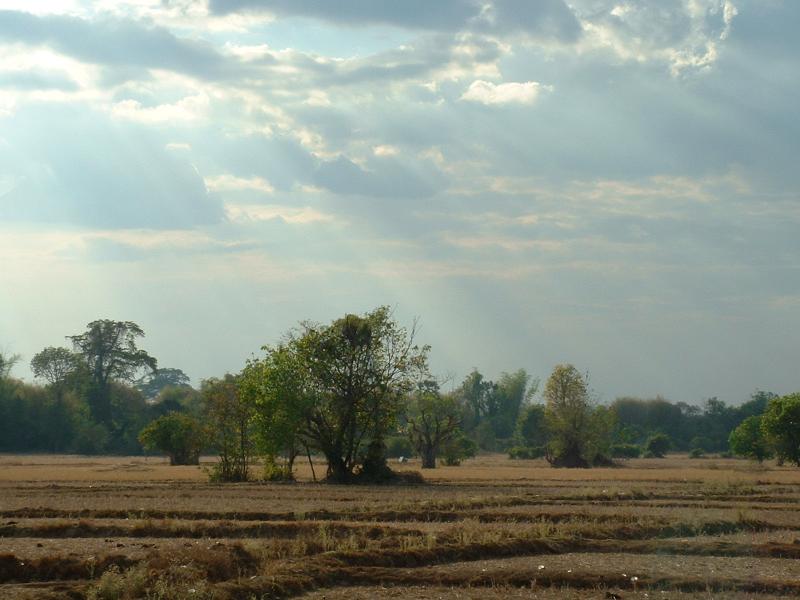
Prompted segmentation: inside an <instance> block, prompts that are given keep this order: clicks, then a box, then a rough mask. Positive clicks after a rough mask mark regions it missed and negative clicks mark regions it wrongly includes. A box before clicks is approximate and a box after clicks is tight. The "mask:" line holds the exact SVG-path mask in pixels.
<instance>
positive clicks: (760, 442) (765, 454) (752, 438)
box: [728, 415, 771, 462]
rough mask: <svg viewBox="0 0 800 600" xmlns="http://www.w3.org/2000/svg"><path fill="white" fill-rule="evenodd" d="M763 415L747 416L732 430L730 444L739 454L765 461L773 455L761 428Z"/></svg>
mask: <svg viewBox="0 0 800 600" xmlns="http://www.w3.org/2000/svg"><path fill="white" fill-rule="evenodd" d="M761 424H762V417H761V416H760V415H759V416H752V417H747V418H746V419H745V420H744V421H742V422H741V423H740V424H739V426H738V427H737V428H736V429H734V430H733V431H731V435H730V438H729V442H728V444H729V446H730V448H731V452H733V453H734V454H736V455H737V456H744V457H747V458H751V459H753V460H757V461H758V462H763V461H764V459H766V458H769V457H770V455H771V452H770V448H769V444H768V443H767V440H766V438H765V436H764V433H763V431H762V428H761Z"/></svg>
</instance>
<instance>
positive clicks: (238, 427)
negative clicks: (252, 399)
mask: <svg viewBox="0 0 800 600" xmlns="http://www.w3.org/2000/svg"><path fill="white" fill-rule="evenodd" d="M201 392H202V394H203V397H204V398H205V402H206V411H207V412H206V419H207V422H208V426H209V430H210V432H211V436H210V438H211V439H210V442H211V445H212V446H213V447H214V448H216V450H217V452H218V453H219V463H217V465H216V466H215V468H214V471H213V472H212V479H216V480H219V481H247V479H248V476H249V466H250V463H251V462H252V458H253V439H252V437H253V436H252V425H251V420H252V417H253V410H252V407H251V406H250V405H249V404H248V403H247V402H246V401H245V399H244V398H242V396H241V395H240V394H239V385H238V381H237V378H236V377H235V376H233V375H230V374H228V375H225V377H224V378H223V379H207V380H206V381H204V382H203V385H202V388H201Z"/></svg>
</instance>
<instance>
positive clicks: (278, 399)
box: [239, 345, 311, 479]
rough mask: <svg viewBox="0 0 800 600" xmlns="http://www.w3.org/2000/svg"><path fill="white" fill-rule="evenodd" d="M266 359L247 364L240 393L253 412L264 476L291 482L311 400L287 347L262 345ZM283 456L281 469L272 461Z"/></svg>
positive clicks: (295, 358)
mask: <svg viewBox="0 0 800 600" xmlns="http://www.w3.org/2000/svg"><path fill="white" fill-rule="evenodd" d="M263 349H264V350H265V351H266V356H265V357H264V358H261V359H253V360H250V361H248V363H247V366H246V367H245V368H244V370H243V371H242V374H241V376H240V379H239V391H240V393H241V394H242V397H243V398H244V400H245V402H246V403H247V404H248V405H250V406H252V409H253V430H254V436H255V442H256V446H257V448H258V450H259V452H260V453H261V454H263V455H264V456H265V471H269V472H267V473H265V475H267V476H268V477H269V478H273V479H276V478H277V479H291V478H292V477H293V466H294V460H295V458H296V456H297V454H298V452H299V450H300V448H301V447H302V446H305V447H306V449H307V450H308V445H307V440H305V439H304V438H303V436H302V434H301V430H302V427H303V422H304V417H305V415H306V413H307V411H308V410H309V409H310V404H311V398H310V396H309V395H308V394H307V393H306V390H307V385H306V383H305V377H306V372H305V371H304V370H303V369H302V368H301V363H300V362H299V360H298V358H299V357H298V355H297V354H296V353H294V352H293V351H292V347H291V346H288V345H279V346H277V347H275V348H271V347H268V346H265V347H264V348H263ZM280 455H283V456H284V457H285V459H286V462H285V464H284V465H283V466H280V465H278V464H277V461H276V460H275V459H276V458H277V457H278V456H280Z"/></svg>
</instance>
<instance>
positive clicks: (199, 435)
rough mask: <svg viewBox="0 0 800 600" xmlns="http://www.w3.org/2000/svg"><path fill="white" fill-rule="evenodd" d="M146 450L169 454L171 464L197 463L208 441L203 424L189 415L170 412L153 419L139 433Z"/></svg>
mask: <svg viewBox="0 0 800 600" xmlns="http://www.w3.org/2000/svg"><path fill="white" fill-rule="evenodd" d="M139 441H140V442H141V444H142V446H143V447H144V449H145V450H149V451H153V450H158V451H159V452H163V453H164V454H166V455H167V456H169V464H171V465H196V464H199V462H200V452H202V450H203V447H204V446H205V441H206V432H205V430H204V429H203V427H202V425H200V423H198V422H197V420H195V419H193V418H192V417H190V416H189V415H184V414H181V413H175V412H173V413H169V414H168V415H164V416H163V417H159V418H158V419H156V420H155V421H152V422H151V423H150V424H149V425H147V427H145V428H144V429H142V431H141V433H139Z"/></svg>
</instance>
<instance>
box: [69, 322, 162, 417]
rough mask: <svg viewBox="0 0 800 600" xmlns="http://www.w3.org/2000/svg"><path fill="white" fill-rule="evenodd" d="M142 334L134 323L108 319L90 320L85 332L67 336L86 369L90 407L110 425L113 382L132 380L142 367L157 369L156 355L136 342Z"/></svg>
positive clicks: (95, 415) (94, 413)
mask: <svg viewBox="0 0 800 600" xmlns="http://www.w3.org/2000/svg"><path fill="white" fill-rule="evenodd" d="M141 337H144V331H142V329H141V327H139V326H138V325H137V324H136V323H134V322H132V321H112V320H110V319H101V320H98V321H92V322H91V323H89V324H88V325H87V326H86V331H85V332H84V333H82V334H80V335H72V336H68V337H67V339H69V340H71V341H72V345H73V349H74V350H75V352H76V354H78V355H79V356H80V357H81V358H82V359H83V361H84V362H85V364H86V366H87V368H88V370H89V377H90V380H91V386H90V390H89V407H90V409H91V412H92V417H93V418H94V420H95V421H96V422H98V423H102V424H104V425H106V426H109V427H111V426H112V425H113V418H112V417H113V415H112V410H111V384H112V382H114V381H124V382H132V381H133V380H134V379H135V378H136V375H137V374H138V373H140V372H141V371H142V370H145V369H149V370H151V371H155V370H156V359H155V358H153V357H152V356H150V355H149V354H148V353H147V352H146V351H144V350H141V349H139V348H138V347H137V346H136V341H137V339H138V338H141Z"/></svg>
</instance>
